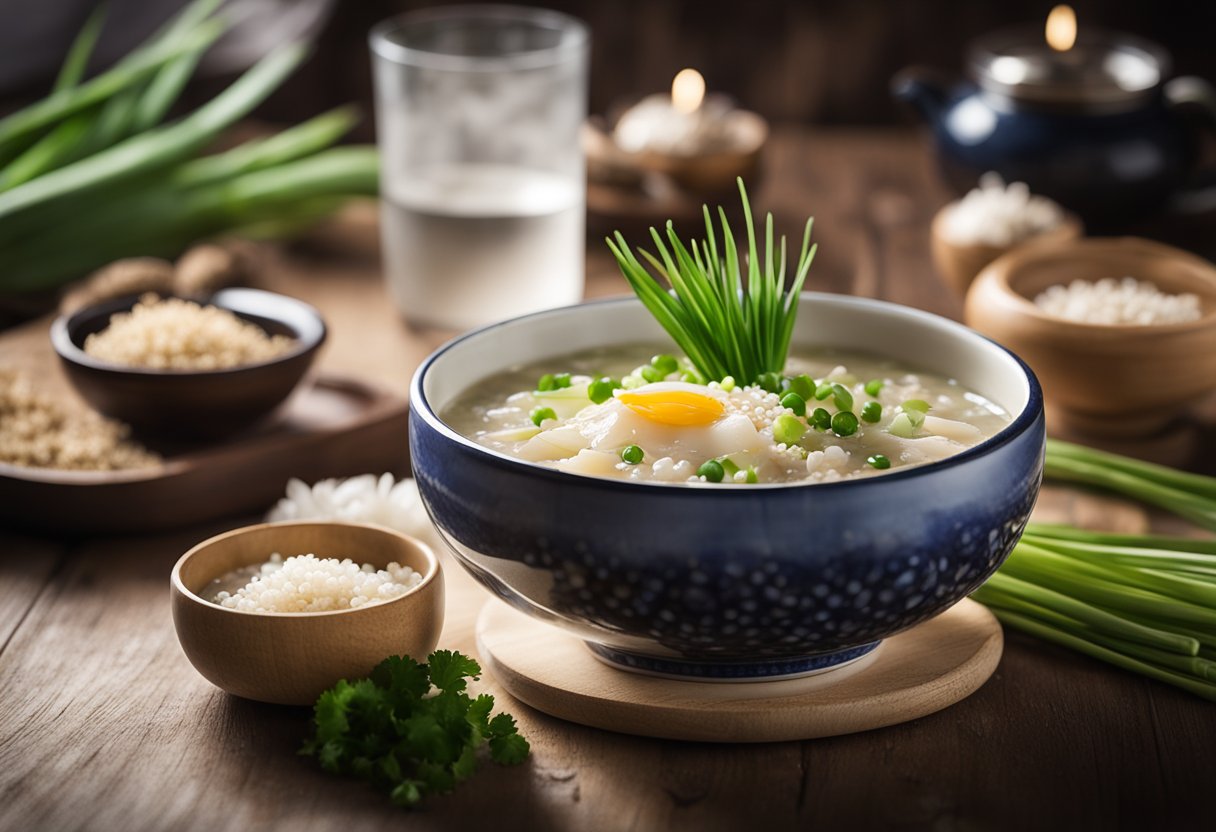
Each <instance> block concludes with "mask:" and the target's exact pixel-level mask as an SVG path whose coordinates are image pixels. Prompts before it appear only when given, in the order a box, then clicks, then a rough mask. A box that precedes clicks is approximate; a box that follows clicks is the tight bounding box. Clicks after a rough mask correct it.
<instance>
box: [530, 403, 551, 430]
mask: <svg viewBox="0 0 1216 832" xmlns="http://www.w3.org/2000/svg"><path fill="white" fill-rule="evenodd" d="M531 416H532V424H534V425H536V426H537V427H540V423H541V422H543V421H545V420H546V419H556V418H557V413H555V412H554V411H553V408H551V407H536V408H533V409H532V414H531Z"/></svg>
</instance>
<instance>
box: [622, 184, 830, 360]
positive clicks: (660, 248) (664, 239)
mask: <svg viewBox="0 0 1216 832" xmlns="http://www.w3.org/2000/svg"><path fill="white" fill-rule="evenodd" d="M739 194H740V196H741V198H742V200H743V215H744V217H745V220H746V223H747V265H746V269H747V279H746V286H745V285H744V280H743V269H742V268H741V267H740V265H739V250H738V247H737V245H736V244H735V238H734V234H733V233H732V232H731V228H730V223H729V222H728V221H727V219H726V212H725V211H723V210H722V209H721V208H719V209H718V218H719V222H720V224H721V229H722V247H721V249H719V247H718V239H717V236H716V233H715V230H714V223H713V219H712V216H711V214H710V211H709V207H708V206H705V207H704V208H703V211H704V215H705V239H704V240H702V241H699V242H698V241H696V240H693V241H690V243H689V244H688V245H687V246H686V245H685V244H684V243H683V242H681V241H680V238H679V237H678V236H677V235H676V232H675V228H674V227H673V225H672V223H671V222H670V221H668V223H667V226H666V229H665V230H666V233H665V234H660V233H659V231H658V230H657V229H654V228H651V229H650V236H651V238H652V239H653V240H654V245H655V250H656V251H657V252H658V256H655V255H653V254H651V253H650V252H648V251H644V250H641V249H639V253H640V254H641V255H642V258H643V259H644V260H645V261H646V262H647V263H649V265H650V266H651V267H653V269H654V270H655V272H656V273H657V276H656V275H652V274H651V272H650V271H648V270H647V269H646V267H645V266H643V265H642V263H641V262H640V261H639V260H638V258H637V256H636V255H635V254H634V253H633V251H632V250H631V249H630V247H629V244H628V243H626V242H625V238H624V236H622V235H621V233H620V232H619V231H618V232H617V233H616V238H615V241H614V240H612V239H609V240H607V243H608V247H609V248H610V249H611V250H612V253H613V255H614V256H615V257H616V261H617V265H618V266H619V267H620V269H621V273H622V274H623V275H624V276H625V279H626V280H628V281H629V285H630V286H631V287H632V288H633V291H634V292H635V293H636V294H637V296H638V298H639V299H640V300H641V301H642V303H643V304H645V306H646V308H647V309H649V310H650V312H651V314H652V315H654V317H655V319H656V320H658V322H659V323H660V324H661V325H662V326H663V328H664V329H665V330H667V333H668V334H669V335H671V337H672V338H673V339H674V340H675V342H676V343H677V344H678V345H679V347H680V349H681V350H683V351H684V354H685V355H687V356H688V358H689V360H690V361H692V363H693V365H694V366H695V367H696V368H697V370H698V371H699V372H700V373H701V375H702V376H704V377H705V378H706V379H707V380H713V381H722V380H723V379H725V378H726V377H727V376H730V377H733V378H735V379H736V380H738V381H740V382H744V383H750V382H753V381H756V380H758V379H759V378H760V377H761V376H762V375H763V374H764V373H780V372H781V371H782V370H783V369H784V368H785V359H786V355H787V354H788V352H789V346H790V338H791V336H792V335H793V331H794V320H795V318H796V317H797V314H798V299H799V294H800V293H801V291H802V284H803V282H804V281H805V280H806V275H807V271H808V270H809V269H810V267H811V260H812V259H813V258H814V256H815V249H816V246H812V245H811V244H810V242H811V224H812V221H811V220H810V219H808V220H807V222H806V231H805V233H804V234H803V239H802V253H801V254H800V255H799V257H798V267H797V269H796V270H795V273H794V277H793V280H792V281H791V282H790V286H789V288H788V289H787V288H786V287H785V273H786V244H785V238H784V237H782V238H781V243H780V246H775V245H774V244H773V217H772V214H769V215H768V219H767V222H766V223H765V238H764V256H763V257H762V256H761V255H760V251H759V247H758V245H757V243H756V228H755V224H754V223H753V222H752V212H751V206H750V204H749V203H748V200H747V190H746V189H745V188H744V187H743V180H742V179H740V180H739ZM668 287H670V291H669V290H668Z"/></svg>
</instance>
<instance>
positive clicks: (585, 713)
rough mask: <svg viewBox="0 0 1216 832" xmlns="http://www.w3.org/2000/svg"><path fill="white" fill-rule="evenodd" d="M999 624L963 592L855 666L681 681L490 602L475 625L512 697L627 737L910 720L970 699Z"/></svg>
mask: <svg viewBox="0 0 1216 832" xmlns="http://www.w3.org/2000/svg"><path fill="white" fill-rule="evenodd" d="M1003 647H1004V638H1003V635H1002V633H1001V625H1000V624H999V623H998V622H997V620H996V618H995V617H994V616H993V615H992V613H990V612H989V611H988V610H987V608H986V607H983V606H981V605H980V604H977V603H975V602H974V601H970V600H967V599H964V600H962V601H960V602H959V603H958V604H956V605H955V606H953V607H951V608H950V609H948V610H946V611H945V612H944V613H942V614H941V615H939V616H937V617H936V618H932V619H930V620H929V621H926V622H924V623H923V624H920V625H918V626H916V627H913V628H912V629H911V630H906V631H904V632H902V633H899V634H897V635H894V636H892V637H890V638H888V639H886V640H885V641H883V643H882V644H880V645H879V646H878V649H877V650H875V651H874V652H873V653H871V654H870V655H869V656H866V657H865V658H863V659H861V660H860V661H857V662H854V663H853V664H851V665H847V666H845V667H842V668H840V669H839V670H833V671H831V672H829V673H821V674H818V675H815V676H809V677H807V678H804V679H789V680H783V681H777V682H686V681H678V680H672V679H660V678H655V677H653V676H643V675H640V674H637V673H629V672H626V671H623V670H617V669H616V668H612V667H609V666H608V665H606V664H603V663H601V662H600V661H599V660H597V659H596V658H595V657H594V656H593V655H592V653H591V651H590V650H588V649H587V648H586V646H585V645H584V644H583V643H582V642H581V641H580V640H579V639H578V638H576V637H574V636H572V635H570V634H569V633H566V632H565V631H563V630H560V629H558V628H557V627H554V626H553V625H551V624H547V623H545V622H543V621H538V620H537V619H535V618H531V617H530V616H528V615H525V614H524V613H522V612H519V611H518V610H515V609H513V608H511V607H508V606H507V605H506V604H504V603H502V602H501V601H491V602H490V603H489V604H487V605H486V607H485V608H484V609H483V610H482V612H481V617H480V618H479V619H478V621H477V649H478V652H479V653H480V654H481V658H482V662H483V664H484V666H485V667H486V668H487V670H489V671H490V672H491V673H492V674H494V678H495V679H496V680H497V681H498V682H499V684H501V685H502V686H503V687H504V688H506V690H507V692H509V693H510V694H511V695H512V696H514V697H515V698H516V699H519V700H520V701H522V702H525V703H526V704H528V705H531V706H532V707H534V708H536V709H537V710H540V711H544V712H545V713H547V714H550V715H552V716H556V717H559V718H561V719H567V720H570V721H571V722H578V723H581V724H583V725H590V726H592V727H594V728H605V729H608V730H610V731H620V732H622V733H625V734H640V735H642V736H647V737H660V738H663V739H676V740H694V741H701V742H779V741H785V740H801V739H813V738H815V737H830V736H835V735H837V734H850V733H855V732H857V731H868V730H870V729H872V728H882V727H884V726H887V725H894V724H896V723H899V722H907V721H909V720H912V719H917V718H919V717H922V716H926V715H928V714H931V713H934V712H935V711H940V710H941V709H942V708H946V707H949V706H950V705H953V704H954V703H955V702H958V701H960V700H962V699H965V698H966V697H968V696H970V695H971V694H972V693H974V692H975V691H976V690H978V689H979V687H980V685H982V684H984V682H986V681H987V680H988V677H989V676H991V675H992V672H993V671H994V670H996V666H997V663H998V662H1000V660H1001V651H1002V649H1003Z"/></svg>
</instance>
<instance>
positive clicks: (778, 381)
mask: <svg viewBox="0 0 1216 832" xmlns="http://www.w3.org/2000/svg"><path fill="white" fill-rule="evenodd" d="M783 381H784V379H783V378H782V377H781V373H771V372H770V373H761V374H760V377H759V378H757V379H756V383H757V384H759V385H760V386H761V387H762V388H763V389H765V390H767V391H768V392H770V393H780V392H781V389H782V387H783V384H782V382H783Z"/></svg>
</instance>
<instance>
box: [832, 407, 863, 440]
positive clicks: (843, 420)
mask: <svg viewBox="0 0 1216 832" xmlns="http://www.w3.org/2000/svg"><path fill="white" fill-rule="evenodd" d="M832 430H833V431H834V432H835V433H836V435H837V436H852V435H853V434H855V433H857V417H856V416H854V415H853V411H851V410H842V411H840V412H839V413H837V414H836V415H835V416H833V417H832Z"/></svg>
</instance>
